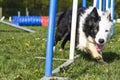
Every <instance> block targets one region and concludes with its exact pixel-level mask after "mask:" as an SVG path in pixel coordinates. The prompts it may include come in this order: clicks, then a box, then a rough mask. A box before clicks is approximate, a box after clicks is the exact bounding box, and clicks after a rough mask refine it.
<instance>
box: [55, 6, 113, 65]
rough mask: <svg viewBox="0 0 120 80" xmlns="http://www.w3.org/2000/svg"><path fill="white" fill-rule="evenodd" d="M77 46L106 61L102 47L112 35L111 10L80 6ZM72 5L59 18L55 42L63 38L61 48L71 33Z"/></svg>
mask: <svg viewBox="0 0 120 80" xmlns="http://www.w3.org/2000/svg"><path fill="white" fill-rule="evenodd" d="M77 16H78V17H77V23H76V24H77V26H76V39H75V40H76V41H75V46H76V48H77V49H78V50H81V51H84V52H87V53H90V54H91V55H92V57H93V58H94V59H95V60H97V61H98V62H102V63H104V60H103V57H102V54H101V52H102V49H103V46H104V44H105V43H106V41H107V40H108V39H109V38H110V36H111V29H112V20H111V17H110V11H105V12H101V11H99V10H97V9H96V8H95V7H88V8H81V7H79V8H78V11H77ZM71 20H72V7H71V8H68V9H67V10H66V11H65V12H63V13H62V14H61V15H60V16H59V19H58V20H57V24H56V26H57V27H56V30H55V43H54V46H55V45H56V44H57V43H58V41H61V40H62V44H61V49H60V50H63V49H64V46H65V44H66V42H67V41H68V40H70V34H71Z"/></svg>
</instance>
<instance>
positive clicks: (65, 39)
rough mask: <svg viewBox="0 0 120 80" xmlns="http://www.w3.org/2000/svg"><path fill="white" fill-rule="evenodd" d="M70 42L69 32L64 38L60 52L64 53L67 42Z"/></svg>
mask: <svg viewBox="0 0 120 80" xmlns="http://www.w3.org/2000/svg"><path fill="white" fill-rule="evenodd" d="M68 40H70V33H69V32H67V33H66V34H65V36H64V38H63V41H62V44H61V48H60V51H62V50H63V49H64V47H65V44H66V42H67V41H68Z"/></svg>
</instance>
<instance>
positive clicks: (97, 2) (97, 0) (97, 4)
mask: <svg viewBox="0 0 120 80" xmlns="http://www.w3.org/2000/svg"><path fill="white" fill-rule="evenodd" d="M99 5H100V4H99V0H96V8H97V9H99Z"/></svg>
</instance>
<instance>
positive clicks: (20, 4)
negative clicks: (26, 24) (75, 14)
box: [0, 0, 120, 18]
mask: <svg viewBox="0 0 120 80" xmlns="http://www.w3.org/2000/svg"><path fill="white" fill-rule="evenodd" d="M49 1H50V0H0V17H1V16H5V17H6V18H8V17H9V16H16V15H21V16H24V15H30V16H32V15H34V16H47V15H48V11H49ZM81 1H82V0H79V5H81ZM119 4H120V0H115V18H118V17H120V5H119ZM89 5H93V0H87V6H89ZM70 6H72V0H58V3H57V12H61V11H63V10H65V9H66V8H68V7H70Z"/></svg>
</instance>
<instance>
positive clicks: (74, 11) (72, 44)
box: [69, 0, 78, 60]
mask: <svg viewBox="0 0 120 80" xmlns="http://www.w3.org/2000/svg"><path fill="white" fill-rule="evenodd" d="M77 7H78V0H73V9H72V23H71V39H70V55H69V59H71V60H74V49H75V33H76V22H77Z"/></svg>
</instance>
